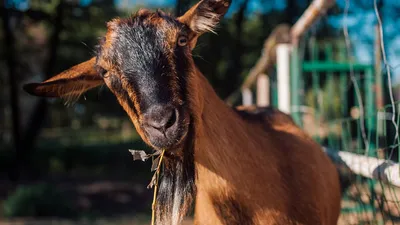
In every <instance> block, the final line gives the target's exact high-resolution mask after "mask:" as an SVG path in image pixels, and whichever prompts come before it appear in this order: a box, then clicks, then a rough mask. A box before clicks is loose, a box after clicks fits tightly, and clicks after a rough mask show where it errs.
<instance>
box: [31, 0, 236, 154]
mask: <svg viewBox="0 0 400 225" xmlns="http://www.w3.org/2000/svg"><path fill="white" fill-rule="evenodd" d="M229 4H230V0H202V1H200V2H199V3H197V4H196V5H195V6H193V7H192V8H191V9H190V10H188V11H187V12H186V13H185V14H184V15H183V16H181V17H178V18H174V17H171V16H169V15H167V14H166V13H163V12H161V11H157V12H150V11H149V10H145V9H142V10H140V11H138V12H137V13H136V14H134V15H132V16H131V17H129V18H126V19H114V20H112V21H110V22H108V23H107V28H108V29H107V33H106V35H105V37H103V38H102V39H101V41H100V43H99V46H98V51H97V56H96V57H94V58H92V59H90V60H88V61H86V62H83V63H81V64H79V65H76V66H74V67H72V68H71V69H69V70H66V71H64V72H62V73H61V74H58V75H57V76H55V77H52V78H51V79H49V80H46V81H44V82H43V83H34V84H27V85H25V86H24V89H25V90H26V91H27V92H29V93H31V94H33V95H37V96H44V97H63V98H75V97H78V96H79V95H80V94H82V93H83V92H85V91H87V90H89V89H91V88H94V87H96V86H99V85H101V84H103V83H105V84H106V85H107V87H108V88H109V89H110V90H111V91H112V92H113V93H114V95H115V96H116V97H117V99H118V101H119V103H120V104H121V105H122V107H123V108H124V109H125V111H126V112H127V113H128V115H129V116H130V118H131V120H132V121H133V123H134V125H135V127H136V129H137V130H138V132H139V134H140V135H141V137H142V138H143V140H144V141H145V142H147V143H148V144H149V145H151V146H153V147H154V148H156V149H161V148H164V149H176V148H177V147H179V146H180V145H181V144H182V143H183V142H184V139H185V137H186V136H187V133H188V127H189V124H190V122H191V121H190V120H191V113H192V112H190V107H189V104H190V102H189V100H188V99H189V97H188V95H189V94H190V93H189V92H190V90H189V88H188V87H189V86H190V85H189V84H188V82H190V81H189V80H190V79H189V77H190V76H194V75H193V71H194V63H193V59H192V57H191V51H192V49H193V48H194V47H195V45H196V41H197V38H198V37H199V36H200V35H201V34H202V33H204V32H207V31H212V30H213V29H214V28H215V26H216V25H217V23H218V22H219V20H220V19H221V17H222V16H223V15H224V14H225V13H226V11H227V9H228V7H229Z"/></svg>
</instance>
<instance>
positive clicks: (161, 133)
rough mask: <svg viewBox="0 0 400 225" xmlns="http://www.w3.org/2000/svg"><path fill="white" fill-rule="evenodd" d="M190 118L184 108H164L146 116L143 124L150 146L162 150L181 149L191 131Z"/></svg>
mask: <svg viewBox="0 0 400 225" xmlns="http://www.w3.org/2000/svg"><path fill="white" fill-rule="evenodd" d="M189 123H190V117H189V116H188V115H187V113H186V112H185V110H183V109H182V108H175V107H171V106H162V108H159V109H156V110H153V112H150V113H149V114H147V115H144V119H143V122H142V124H141V126H142V129H143V130H144V134H145V135H146V139H147V140H148V142H149V143H148V144H150V145H151V146H153V147H154V148H156V149H158V150H161V149H165V150H176V149H178V148H180V146H181V145H182V143H184V140H185V138H186V136H187V133H188V130H189Z"/></svg>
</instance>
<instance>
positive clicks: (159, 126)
mask: <svg viewBox="0 0 400 225" xmlns="http://www.w3.org/2000/svg"><path fill="white" fill-rule="evenodd" d="M177 116H178V110H176V109H175V108H174V107H171V106H165V105H155V106H152V107H150V108H149V109H148V110H146V112H145V113H144V115H143V123H144V124H145V125H146V126H148V127H151V128H154V129H156V130H158V131H160V132H162V133H165V131H166V130H167V129H168V128H170V127H172V126H173V125H174V124H175V123H176V120H177Z"/></svg>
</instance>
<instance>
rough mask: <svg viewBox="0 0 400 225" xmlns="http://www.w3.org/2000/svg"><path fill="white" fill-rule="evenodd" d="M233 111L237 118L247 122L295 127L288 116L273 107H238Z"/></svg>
mask: <svg viewBox="0 0 400 225" xmlns="http://www.w3.org/2000/svg"><path fill="white" fill-rule="evenodd" d="M235 111H236V112H237V113H238V114H239V116H240V117H241V118H242V119H244V120H246V121H249V122H262V123H264V124H266V125H267V124H268V125H272V126H276V125H293V126H296V125H295V123H294V121H293V119H292V117H291V116H289V115H288V114H286V113H284V112H282V111H280V110H278V109H276V108H273V107H270V106H268V107H258V106H238V107H236V108H235Z"/></svg>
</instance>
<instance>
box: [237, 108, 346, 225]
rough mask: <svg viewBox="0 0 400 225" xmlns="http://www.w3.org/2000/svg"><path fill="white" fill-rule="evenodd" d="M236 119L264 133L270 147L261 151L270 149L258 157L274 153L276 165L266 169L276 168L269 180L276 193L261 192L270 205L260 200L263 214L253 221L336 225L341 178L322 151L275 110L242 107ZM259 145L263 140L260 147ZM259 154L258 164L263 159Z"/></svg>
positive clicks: (273, 191) (289, 120) (271, 191)
mask: <svg viewBox="0 0 400 225" xmlns="http://www.w3.org/2000/svg"><path fill="white" fill-rule="evenodd" d="M237 113H238V114H239V115H240V117H241V118H242V119H243V120H245V121H246V122H248V123H250V124H252V125H254V126H261V129H262V130H264V131H265V136H267V137H268V138H266V139H265V141H268V142H269V143H268V145H264V146H268V148H269V149H261V151H268V152H269V153H271V152H273V156H274V159H271V161H270V162H271V164H270V162H268V161H267V162H265V164H264V166H266V167H268V166H271V167H274V168H271V169H274V170H277V173H276V174H278V175H277V176H275V177H271V180H270V182H271V183H273V185H271V186H270V187H273V189H274V190H265V196H266V197H265V201H270V202H263V201H262V200H258V201H259V203H260V204H262V205H263V206H262V207H263V209H262V210H260V212H259V213H257V216H256V218H255V220H253V221H254V222H255V223H258V224H309V225H314V224H323V225H334V224H336V223H337V219H338V216H339V213H340V200H341V194H340V184H339V178H338V174H337V170H336V168H335V166H334V164H333V163H332V162H331V160H330V159H329V158H328V157H327V155H325V153H324V152H323V151H322V149H321V147H320V146H319V145H318V144H317V143H316V142H314V141H313V140H312V139H311V138H310V137H309V136H308V135H307V134H305V133H304V132H303V131H302V130H301V129H300V128H299V127H297V126H296V125H295V123H294V122H293V120H292V118H291V117H290V116H288V115H286V114H284V113H282V112H280V111H279V110H276V109H273V108H269V107H267V108H255V107H252V108H244V107H241V108H238V109H237ZM260 136H263V135H260ZM263 141H264V139H262V138H261V139H260V142H263ZM250 150H251V149H250ZM254 151H260V150H257V149H256V150H254ZM259 154H260V157H261V158H262V157H263V155H262V154H263V153H259ZM269 157H270V155H269ZM266 160H268V159H266ZM273 161H274V162H275V163H273ZM266 169H268V168H266ZM269 193H270V194H269ZM268 195H270V196H269V197H268ZM253 197H254V198H257V196H253ZM255 201H257V200H255ZM265 206H268V207H267V208H265ZM271 217H273V219H271ZM257 220H258V222H256V221H257ZM271 221H274V222H271Z"/></svg>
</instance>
